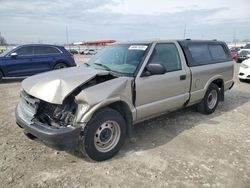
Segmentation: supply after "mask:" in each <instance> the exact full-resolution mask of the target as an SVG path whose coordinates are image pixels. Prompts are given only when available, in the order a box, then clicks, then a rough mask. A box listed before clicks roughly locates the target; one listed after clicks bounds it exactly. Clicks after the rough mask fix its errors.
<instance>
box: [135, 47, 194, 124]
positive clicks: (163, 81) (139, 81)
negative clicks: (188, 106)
mask: <svg viewBox="0 0 250 188" xmlns="http://www.w3.org/2000/svg"><path fill="white" fill-rule="evenodd" d="M149 53H150V52H149ZM149 55H150V58H149V59H148V61H147V60H146V61H147V62H144V64H143V65H142V71H141V72H139V74H138V76H137V78H136V80H135V83H136V84H135V85H136V108H137V120H141V119H145V118H148V117H150V116H154V115H157V114H160V113H164V112H167V111H169V110H174V109H177V108H180V107H182V106H183V105H184V104H185V102H186V101H187V100H188V98H189V89H190V70H189V68H188V67H187V66H186V62H185V58H184V55H183V52H182V50H181V48H180V46H179V45H178V43H175V42H172V43H156V44H155V46H154V47H153V50H152V51H151V54H149ZM148 64H161V65H163V66H164V67H165V69H166V73H165V74H161V75H149V76H144V74H143V72H144V71H146V66H147V65H148ZM143 66H144V68H143Z"/></svg>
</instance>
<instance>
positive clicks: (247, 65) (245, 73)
mask: <svg viewBox="0 0 250 188" xmlns="http://www.w3.org/2000/svg"><path fill="white" fill-rule="evenodd" d="M239 79H240V81H245V80H250V55H248V59H246V60H244V61H242V63H241V65H240V70H239Z"/></svg>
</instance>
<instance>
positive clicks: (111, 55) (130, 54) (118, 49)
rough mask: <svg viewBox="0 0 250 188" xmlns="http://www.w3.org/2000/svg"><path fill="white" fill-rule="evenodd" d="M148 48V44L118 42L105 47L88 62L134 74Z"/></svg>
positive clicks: (92, 64) (110, 69)
mask: <svg viewBox="0 0 250 188" xmlns="http://www.w3.org/2000/svg"><path fill="white" fill-rule="evenodd" d="M147 49H148V44H143V45H141V44H140V45H137V44H136V45H132V44H122V45H121V44H120V45H119V44H118V45H112V46H108V47H105V48H104V49H103V50H102V51H100V52H99V53H98V54H97V55H95V56H94V57H93V58H91V59H90V61H89V62H88V64H89V65H90V66H94V67H95V68H101V69H105V70H109V71H114V72H118V73H122V74H134V73H135V71H136V69H137V67H138V66H139V64H140V62H141V61H142V59H143V57H144V56H145V54H146V51H147Z"/></svg>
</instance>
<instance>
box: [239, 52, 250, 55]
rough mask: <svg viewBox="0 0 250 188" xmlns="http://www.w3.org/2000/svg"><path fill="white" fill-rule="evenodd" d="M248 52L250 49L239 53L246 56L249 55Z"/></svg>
mask: <svg viewBox="0 0 250 188" xmlns="http://www.w3.org/2000/svg"><path fill="white" fill-rule="evenodd" d="M248 54H250V52H249V51H241V52H240V53H239V55H240V56H246V55H248Z"/></svg>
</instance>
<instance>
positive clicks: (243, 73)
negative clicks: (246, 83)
mask: <svg viewBox="0 0 250 188" xmlns="http://www.w3.org/2000/svg"><path fill="white" fill-rule="evenodd" d="M238 76H239V78H240V79H244V80H250V68H242V67H240V70H239V74H238Z"/></svg>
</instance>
